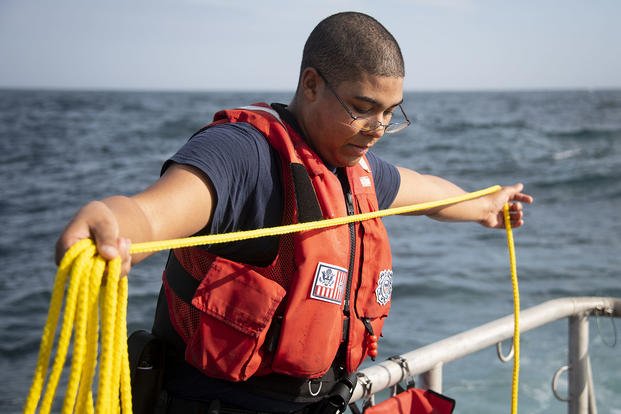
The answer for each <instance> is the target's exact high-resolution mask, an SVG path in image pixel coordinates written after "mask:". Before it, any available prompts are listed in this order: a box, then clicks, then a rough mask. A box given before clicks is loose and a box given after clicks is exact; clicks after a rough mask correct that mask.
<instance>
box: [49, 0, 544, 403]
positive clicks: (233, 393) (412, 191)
mask: <svg viewBox="0 0 621 414" xmlns="http://www.w3.org/2000/svg"><path fill="white" fill-rule="evenodd" d="M404 75H405V71H404V62H403V56H402V53H401V50H400V48H399V45H398V43H397V41H396V40H395V39H394V37H393V36H392V35H391V34H390V32H389V31H388V30H387V29H386V28H385V27H384V26H383V25H382V24H381V23H379V22H378V21H377V20H375V19H374V18H372V17H371V16H368V15H366V14H362V13H358V12H343V13H338V14H335V15H332V16H329V17H327V18H326V19H324V20H322V21H321V22H320V23H319V24H318V25H317V26H316V27H315V28H314V30H313V31H312V33H311V34H310V35H309V37H308V39H307V42H306V44H305V46H304V51H303V57H302V64H301V68H300V74H299V81H298V86H297V89H296V91H295V94H294V96H293V98H292V100H291V102H290V103H289V104H288V105H283V104H271V105H268V104H262V103H260V104H255V105H251V106H249V107H242V108H237V109H229V110H223V111H221V112H218V113H217V114H216V115H215V117H214V122H212V123H211V124H209V125H208V126H206V127H205V128H203V129H201V130H200V131H198V132H197V133H195V134H194V135H193V136H192V137H191V139H189V140H188V141H187V143H186V144H185V145H184V146H183V147H182V148H181V149H180V150H179V151H178V152H177V153H176V154H175V155H174V156H173V157H171V158H170V159H169V160H167V161H166V162H165V164H164V166H163V167H162V173H161V176H160V177H159V179H158V180H157V181H155V183H154V184H152V185H151V186H150V187H148V188H146V189H145V190H144V191H142V192H140V193H138V194H136V195H133V196H130V197H126V196H118V195H117V196H112V197H108V198H105V199H103V200H101V201H92V202H90V203H88V204H86V205H85V206H83V207H82V208H81V209H80V210H79V211H78V212H77V213H76V215H75V216H74V217H73V219H72V220H71V221H70V223H69V224H68V225H67V227H66V229H65V230H64V231H63V233H62V234H61V235H60V237H59V240H58V242H57V249H56V251H57V260H59V259H60V258H61V256H62V254H63V253H64V252H65V251H66V250H67V249H68V248H69V247H70V246H71V245H72V244H73V243H75V242H76V241H78V240H80V239H82V238H87V237H91V238H93V239H94V240H95V242H96V246H97V249H98V251H99V253H100V254H101V255H102V256H103V257H104V258H107V259H112V258H114V257H117V256H118V255H120V256H121V257H122V261H123V272H124V274H127V273H128V272H129V269H130V266H131V265H132V264H135V263H138V262H139V261H140V260H142V259H144V257H145V255H133V256H132V257H130V255H129V253H128V252H129V246H130V243H131V242H143V241H150V240H165V239H171V238H180V237H187V236H191V235H204V234H218V233H226V232H231V231H236V230H249V229H256V228H266V227H274V226H278V225H281V224H289V223H295V222H304V221H313V220H321V219H326V218H332V217H338V216H346V215H348V214H354V213H364V212H369V211H375V210H378V209H384V208H388V207H399V206H406V205H411V204H416V203H422V202H427V201H432V200H439V199H444V198H447V197H451V196H455V195H460V194H463V193H464V190H462V189H461V188H459V187H458V186H457V185H455V184H453V183H451V182H450V181H447V180H445V179H443V178H440V177H436V176H431V175H425V174H421V173H418V172H416V171H414V170H412V169H409V168H405V167H402V166H394V165H392V164H390V163H388V162H386V161H384V160H382V159H381V158H379V157H378V156H376V155H374V154H373V152H372V151H371V149H372V147H373V146H374V145H375V144H376V143H377V142H378V141H379V140H380V139H381V138H382V137H383V135H385V134H390V133H394V132H399V131H400V130H402V129H403V128H405V127H407V126H408V125H410V120H409V119H408V117H407V114H406V112H405V109H404V108H403V80H404ZM522 189H523V186H522V184H514V185H510V186H505V187H502V188H501V190H499V191H498V192H496V193H493V194H490V195H487V196H484V197H481V198H478V199H475V200H470V201H466V202H461V203H458V204H454V205H450V206H446V207H441V208H434V209H429V210H426V211H424V212H421V213H416V214H418V215H421V214H424V215H427V216H429V217H432V218H434V219H437V220H442V221H471V222H476V223H480V224H481V225H483V226H486V227H489V228H503V227H504V219H503V214H502V208H503V205H504V204H505V203H507V202H508V203H510V217H511V225H512V226H513V227H520V226H522V225H523V203H527V204H528V203H531V202H532V201H533V198H532V197H531V196H529V195H527V194H525V193H523V192H522ZM391 291H392V263H391V256H390V248H389V243H388V236H387V234H386V229H385V228H384V226H383V224H382V221H381V220H380V219H374V220H367V221H363V222H359V223H355V224H349V225H342V226H336V227H331V228H327V229H321V230H310V231H305V232H299V233H294V234H291V235H283V236H280V237H277V236H269V237H262V238H258V239H250V240H242V241H238V242H231V243H225V244H213V245H208V246H201V247H193V248H183V249H176V250H174V251H171V252H170V254H169V258H168V262H167V264H166V268H165V271H164V276H163V285H162V291H161V293H160V297H159V300H158V306H157V310H156V316H155V322H154V326H153V333H154V334H155V335H156V336H158V337H160V338H162V339H163V340H164V341H165V343H166V344H167V361H166V374H165V384H164V388H165V394H163V395H164V396H165V397H164V398H163V403H162V405H161V407H160V409H161V410H162V411H161V412H168V413H175V412H207V410H208V409H209V410H211V411H209V412H218V411H217V409H216V408H215V407H220V410H221V411H220V412H239V413H242V412H279V413H280V412H282V413H284V412H300V413H302V412H328V411H326V410H324V409H322V408H321V407H324V406H322V405H321V404H324V403H325V401H326V400H328V399H329V398H330V397H331V396H332V395H334V392H335V391H334V390H335V389H336V388H337V385H338V384H340V383H341V382H342V381H343V379H344V378H346V377H347V376H348V375H350V374H351V373H353V372H355V371H356V369H357V368H358V366H359V365H360V363H361V362H362V361H363V360H364V359H365V357H367V356H372V357H373V356H375V355H376V354H377V338H379V336H380V334H381V329H382V324H383V321H384V319H385V317H386V316H387V315H388V311H389V308H390V297H391ZM313 410H314V411H313Z"/></svg>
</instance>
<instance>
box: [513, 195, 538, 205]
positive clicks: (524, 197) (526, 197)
mask: <svg viewBox="0 0 621 414" xmlns="http://www.w3.org/2000/svg"><path fill="white" fill-rule="evenodd" d="M512 200H514V201H521V202H523V203H526V204H532V202H533V201H534V198H533V197H532V196H531V195H529V194H524V193H516V194H514V195H513V197H512Z"/></svg>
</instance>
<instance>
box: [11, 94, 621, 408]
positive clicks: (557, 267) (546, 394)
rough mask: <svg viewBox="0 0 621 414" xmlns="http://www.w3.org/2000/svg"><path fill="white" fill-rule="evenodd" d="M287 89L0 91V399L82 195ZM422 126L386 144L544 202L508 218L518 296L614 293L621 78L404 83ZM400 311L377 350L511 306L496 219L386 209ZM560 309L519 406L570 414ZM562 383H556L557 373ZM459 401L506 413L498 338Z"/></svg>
mask: <svg viewBox="0 0 621 414" xmlns="http://www.w3.org/2000/svg"><path fill="white" fill-rule="evenodd" d="M290 97H291V95H290V94H288V93H224V92H218V93H155V92H152V93H147V92H76V91H73V92H68V91H13V90H0V177H1V184H0V189H1V191H2V193H1V194H2V196H1V197H0V220H1V223H2V230H1V231H0V257H1V258H2V261H1V265H0V315H1V317H0V372H1V373H2V375H0V412H3V413H16V412H20V411H21V408H22V404H23V402H24V399H25V397H26V395H27V393H28V389H29V387H30V382H31V379H32V374H33V370H34V367H35V363H36V358H37V352H38V345H39V340H40V337H41V333H42V327H43V324H44V321H45V317H46V314H47V307H48V304H49V299H50V292H51V287H52V283H53V278H54V275H55V265H54V262H53V251H54V243H55V240H56V238H57V236H58V234H59V233H60V232H61V231H62V229H63V227H64V225H65V224H66V223H67V221H68V220H69V219H70V217H71V216H72V215H73V214H74V213H75V211H76V210H77V209H78V208H79V206H81V205H82V204H83V203H85V202H87V201H89V200H91V199H96V198H102V197H104V196H107V195H111V194H132V193H134V192H136V191H139V190H141V189H142V188H144V187H145V186H146V185H148V184H149V183H151V182H152V181H153V180H155V179H156V178H157V177H158V174H159V170H160V167H161V164H162V162H163V161H164V160H165V159H166V158H167V157H169V156H170V155H172V154H173V153H174V152H175V150H176V149H177V148H178V147H179V146H181V145H182V144H183V143H184V142H185V141H186V139H187V138H188V137H189V135H191V133H192V132H193V131H195V130H196V129H198V128H199V127H201V126H202V125H203V124H205V123H207V122H208V121H209V119H210V118H211V116H212V115H213V113H214V112H215V111H216V110H217V109H219V108H222V107H231V106H239V105H244V104H248V103H252V102H256V101H270V102H272V101H279V102H288V100H289V99H290ZM404 107H405V109H406V111H407V112H408V114H409V115H410V116H411V117H412V118H414V119H415V124H414V126H413V127H410V128H408V129H407V130H406V131H404V132H403V133H401V134H398V135H395V136H386V137H385V138H383V139H382V140H381V141H380V142H379V143H378V145H377V146H376V152H377V153H378V154H379V155H380V156H382V157H384V158H385V159H387V160H389V161H391V162H394V163H396V164H398V165H403V166H408V167H411V168H413V169H416V170H418V171H420V172H423V173H429V174H435V175H440V176H443V177H445V178H448V179H450V180H452V181H454V182H455V183H457V184H459V185H460V186H462V187H463V188H465V189H466V190H476V189H480V188H484V187H488V186H490V185H493V184H511V183H514V182H518V181H520V182H523V183H524V184H525V186H526V191H527V192H528V193H530V194H532V195H533V196H534V197H535V198H536V201H535V203H534V204H533V205H532V206H529V207H527V212H526V226H525V227H524V228H522V229H519V230H517V231H516V232H515V239H516V249H517V259H518V272H519V275H520V289H521V299H522V308H523V309H525V308H528V307H530V306H533V305H536V304H539V303H542V302H544V301H547V300H550V299H555V298H559V297H568V296H615V297H621V271H620V270H619V269H620V268H621V236H620V235H621V221H620V220H619V214H618V213H619V209H620V208H621V91H552V92H551V91H533V92H485V93H483V92H482V93H448V92H443V93H407V94H406V96H405V105H404ZM385 223H386V225H387V227H388V229H389V233H390V235H391V243H392V247H393V252H394V257H395V265H394V271H395V287H394V291H393V299H394V302H393V312H392V314H391V316H390V318H389V319H388V322H387V324H386V328H385V332H384V338H382V339H381V341H380V355H379V357H378V358H379V360H382V359H384V358H386V357H388V356H390V355H394V354H398V353H403V352H407V351H410V350H412V349H415V348H418V347H420V346H423V345H426V344H429V343H432V342H434V341H437V340H440V339H442V338H445V337H447V336H450V335H453V334H456V333H459V332H461V331H464V330H467V329H470V328H473V327H475V326H477V325H480V324H483V323H486V322H488V321H491V320H494V319H497V318H499V317H502V316H505V315H507V314H510V313H511V312H512V309H513V308H512V306H513V305H512V294H511V284H510V280H509V266H508V258H507V252H506V244H505V239H504V237H505V235H504V232H503V231H496V230H489V229H484V228H482V227H480V226H478V225H476V224H468V223H459V224H448V223H439V222H436V221H433V220H429V219H427V218H425V217H389V218H386V219H385ZM163 264H164V254H163V253H160V254H157V255H155V256H153V257H151V258H150V259H148V260H147V261H145V262H143V263H141V264H139V265H137V266H135V267H134V269H133V270H132V272H131V274H130V279H129V280H130V299H129V306H128V329H129V330H130V331H131V330H135V329H141V328H146V329H148V328H149V327H150V325H151V319H152V315H153V311H154V307H155V300H156V297H157V292H158V289H159V285H160V275H161V269H162V266H163ZM619 326H621V323H620V322H619V321H616V323H611V322H610V320H608V319H602V318H600V319H599V320H597V321H596V320H595V319H594V318H592V319H591V325H590V327H591V329H590V352H591V360H592V366H593V373H594V383H595V390H596V396H597V403H598V408H599V412H600V413H621V345H616V346H614V347H611V346H609V345H610V344H611V342H612V341H613V339H614V336H615V329H619V328H618V327H619ZM566 360H567V322H566V321H560V322H556V323H553V324H550V325H547V326H546V327H543V328H539V329H537V330H535V331H531V332H528V333H525V334H524V335H523V336H522V358H521V381H520V410H521V412H523V413H564V412H566V411H567V408H566V404H565V403H563V402H560V401H557V400H556V399H555V398H554V396H553V394H552V392H551V391H550V382H551V379H552V376H553V374H554V372H555V371H556V369H557V368H559V367H560V366H562V365H564V364H565V363H566ZM561 382H562V381H561ZM444 393H445V394H447V395H449V396H451V397H453V398H455V399H456V400H457V404H458V405H457V412H459V413H499V412H509V408H510V405H509V403H510V394H511V364H502V363H501V362H500V361H499V360H498V359H497V358H496V355H495V349H493V348H490V349H486V350H483V351H480V352H478V353H476V354H474V355H472V356H470V357H467V358H465V359H462V360H459V361H456V362H453V363H449V364H447V365H446V366H445V367H444Z"/></svg>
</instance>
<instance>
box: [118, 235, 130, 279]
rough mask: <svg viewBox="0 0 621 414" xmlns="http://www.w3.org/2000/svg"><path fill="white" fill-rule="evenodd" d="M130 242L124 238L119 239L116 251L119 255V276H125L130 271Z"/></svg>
mask: <svg viewBox="0 0 621 414" xmlns="http://www.w3.org/2000/svg"><path fill="white" fill-rule="evenodd" d="M130 247H131V241H130V240H129V239H126V238H124V237H121V238H120V239H119V245H118V250H119V253H120V254H121V276H127V275H128V274H129V271H130V269H131V263H132V257H131V254H130V252H129V250H130Z"/></svg>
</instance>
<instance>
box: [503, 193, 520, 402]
mask: <svg viewBox="0 0 621 414" xmlns="http://www.w3.org/2000/svg"><path fill="white" fill-rule="evenodd" d="M503 214H504V218H505V229H506V231H507V246H508V248H509V263H510V266H511V287H512V290H513V377H512V381H511V413H512V414H517V412H518V386H519V377H520V289H519V286H518V276H517V262H516V259H515V244H514V242H513V230H512V229H511V218H510V216H509V205H508V204H505V205H504V208H503Z"/></svg>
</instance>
